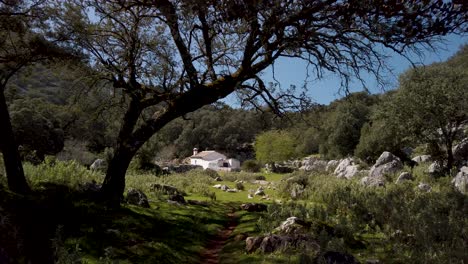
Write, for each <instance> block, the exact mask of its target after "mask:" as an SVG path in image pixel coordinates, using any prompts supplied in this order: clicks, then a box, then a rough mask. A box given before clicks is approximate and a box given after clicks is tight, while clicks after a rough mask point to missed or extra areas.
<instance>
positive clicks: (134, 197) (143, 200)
mask: <svg viewBox="0 0 468 264" xmlns="http://www.w3.org/2000/svg"><path fill="white" fill-rule="evenodd" d="M127 203H129V204H133V205H138V206H141V207H144V208H149V207H150V205H149V202H148V197H147V196H146V194H145V193H143V192H142V191H140V190H137V189H133V188H130V189H128V192H127Z"/></svg>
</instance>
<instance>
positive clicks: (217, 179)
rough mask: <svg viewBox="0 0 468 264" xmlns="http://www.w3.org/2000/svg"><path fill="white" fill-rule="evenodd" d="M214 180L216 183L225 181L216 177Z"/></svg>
mask: <svg viewBox="0 0 468 264" xmlns="http://www.w3.org/2000/svg"><path fill="white" fill-rule="evenodd" d="M214 180H215V181H223V179H221V177H216V178H215V179H214Z"/></svg>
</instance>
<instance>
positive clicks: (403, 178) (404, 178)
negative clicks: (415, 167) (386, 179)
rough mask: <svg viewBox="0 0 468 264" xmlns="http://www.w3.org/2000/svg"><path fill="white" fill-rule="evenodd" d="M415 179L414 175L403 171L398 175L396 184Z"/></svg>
mask: <svg viewBox="0 0 468 264" xmlns="http://www.w3.org/2000/svg"><path fill="white" fill-rule="evenodd" d="M412 180H413V175H411V173H409V172H406V171H405V172H402V173H401V174H400V176H398V179H397V180H396V182H395V183H396V184H399V183H402V182H404V181H412Z"/></svg>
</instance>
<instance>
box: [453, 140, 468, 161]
mask: <svg viewBox="0 0 468 264" xmlns="http://www.w3.org/2000/svg"><path fill="white" fill-rule="evenodd" d="M452 152H453V159H454V160H455V163H457V164H460V163H463V162H466V161H467V160H468V138H465V139H463V140H462V141H461V142H460V143H458V144H457V145H456V146H455V147H453V149H452Z"/></svg>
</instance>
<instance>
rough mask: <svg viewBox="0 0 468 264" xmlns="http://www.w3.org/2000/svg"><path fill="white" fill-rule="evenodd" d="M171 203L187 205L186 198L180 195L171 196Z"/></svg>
mask: <svg viewBox="0 0 468 264" xmlns="http://www.w3.org/2000/svg"><path fill="white" fill-rule="evenodd" d="M168 200H169V201H173V202H177V203H180V204H186V203H187V202H186V201H185V198H184V197H183V196H182V195H180V194H173V195H169V199H168Z"/></svg>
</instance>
